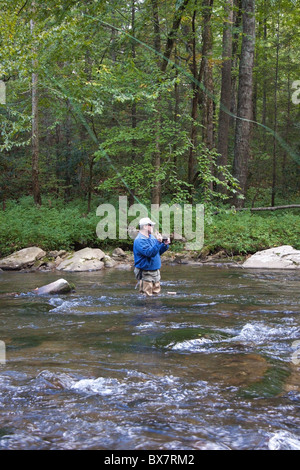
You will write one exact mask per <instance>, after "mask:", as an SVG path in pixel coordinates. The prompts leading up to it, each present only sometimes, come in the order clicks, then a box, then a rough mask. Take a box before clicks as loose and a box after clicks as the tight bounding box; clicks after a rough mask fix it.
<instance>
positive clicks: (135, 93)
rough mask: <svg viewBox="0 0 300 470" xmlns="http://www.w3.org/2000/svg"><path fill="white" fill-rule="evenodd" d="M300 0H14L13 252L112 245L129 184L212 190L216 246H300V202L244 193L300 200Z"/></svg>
mask: <svg viewBox="0 0 300 470" xmlns="http://www.w3.org/2000/svg"><path fill="white" fill-rule="evenodd" d="M299 8H300V7H299V2H297V1H295V0H280V1H279V0H198V1H197V0H196V1H195V0H180V1H178V0H176V1H175V0H144V1H138V0H110V1H109V2H106V1H102V0H94V1H92V0H85V1H78V0H68V1H65V0H55V1H54V0H47V1H46V2H45V1H42V0H34V1H33V0H31V1H26V0H10V1H9V2H7V1H4V0H0V13H1V14H0V41H1V61H0V124H1V133H0V223H1V226H0V251H1V254H2V255H6V254H9V253H11V252H12V251H15V250H16V249H20V248H23V247H26V246H29V245H38V246H41V247H42V248H44V249H46V250H49V249H76V248H81V247H83V246H88V245H89V246H100V245H103V244H105V243H107V244H108V243H109V242H108V240H107V241H101V240H98V239H97V236H96V226H97V223H98V221H99V218H97V216H96V208H97V206H98V205H99V204H101V203H105V202H110V201H113V203H114V204H115V203H116V200H117V197H118V196H127V197H128V202H129V204H133V203H134V202H142V203H144V204H148V205H150V204H152V203H153V204H162V203H167V204H174V203H180V204H183V203H190V204H193V205H196V204H204V206H205V240H204V242H205V245H206V246H207V247H208V249H209V250H210V251H211V252H215V251H217V250H221V249H224V250H225V251H226V253H228V254H229V255H231V254H239V253H247V252H254V251H256V250H258V249H262V248H268V247H269V246H273V245H277V244H278V245H279V244H292V245H293V246H294V247H297V246H298V245H299V240H298V238H299V237H298V233H297V225H298V226H299V223H298V221H299V217H300V212H298V211H299V210H298V209H295V210H293V209H292V210H290V211H283V210H280V211H277V212H272V213H250V212H249V211H237V212H236V211H235V209H232V207H233V206H234V208H236V209H243V208H246V207H257V206H276V205H279V204H283V205H285V204H292V203H294V204H299V203H300V179H299V174H300V173H299V162H300V157H299V149H300V146H299V126H300V124H299V121H300V114H299V113H300V76H299V75H298V74H299V51H300V39H299V38H300V35H299V34H298V33H299V16H300V9H299ZM115 243H116V244H118V243H117V241H116V242H115ZM130 243H131V242H130V240H128V242H122V244H123V246H124V247H125V248H126V246H125V245H127V246H128V247H130ZM111 244H112V245H113V244H114V241H112V242H111ZM175 247H177V248H178V249H179V248H180V247H182V245H180V243H176V244H174V249H175Z"/></svg>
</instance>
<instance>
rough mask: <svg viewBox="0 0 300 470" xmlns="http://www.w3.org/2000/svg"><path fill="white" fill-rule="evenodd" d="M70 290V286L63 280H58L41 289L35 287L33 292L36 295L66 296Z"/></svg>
mask: <svg viewBox="0 0 300 470" xmlns="http://www.w3.org/2000/svg"><path fill="white" fill-rule="evenodd" d="M71 290H72V287H71V285H70V284H69V283H68V281H66V280H65V279H58V280H57V281H54V282H51V283H50V284H46V285H45V286H42V287H37V288H36V289H35V290H34V292H35V294H37V295H45V294H67V293H68V292H70V291H71Z"/></svg>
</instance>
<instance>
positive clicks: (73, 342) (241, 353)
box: [0, 266, 300, 451]
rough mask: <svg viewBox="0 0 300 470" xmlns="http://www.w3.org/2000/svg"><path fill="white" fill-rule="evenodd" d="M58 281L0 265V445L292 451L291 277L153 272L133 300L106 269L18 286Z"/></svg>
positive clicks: (297, 332)
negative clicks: (45, 288) (157, 278)
mask: <svg viewBox="0 0 300 470" xmlns="http://www.w3.org/2000/svg"><path fill="white" fill-rule="evenodd" d="M59 277H61V273H60V274H56V273H41V272H39V273H16V272H1V273H0V281H1V283H0V286H1V287H0V292H1V296H0V340H1V341H2V342H3V343H2V345H5V353H6V356H5V361H4V360H3V357H2V363H0V449H36V450H38V449H106V450H107V449H109V450H122V449H126V450H132V449H144V450H154V449H156V450H158V449H160V450H168V451H170V450H172V449H176V450H186V449H190V450H197V449H234V450H235V449H238V450H246V449H261V450H264V449H266V450H267V449H271V450H272V449H284V450H294V449H298V450H300V419H299V405H300V391H299V378H300V365H299V363H300V360H299V358H300V352H299V349H300V342H299V343H297V341H299V340H300V328H299V326H300V294H299V281H300V273H297V272H289V271H278V272H270V271H251V270H249V271H247V270H243V269H240V268H237V269H233V268H230V269H225V268H224V269H223V268H216V267H208V266H204V267H200V266H164V267H163V269H162V278H163V282H162V294H161V295H160V296H158V297H156V298H143V297H142V296H140V295H139V293H138V292H137V291H136V290H135V289H134V287H135V280H134V279H133V274H132V272H131V271H124V270H120V269H113V270H106V271H105V272H96V273H77V274H75V273H73V274H71V273H70V274H64V278H65V279H67V280H68V281H70V282H72V283H74V284H75V286H76V290H75V291H74V292H73V293H70V294H65V295H59V296H39V297H37V296H35V295H33V294H31V293H30V291H31V290H32V289H34V288H35V287H37V286H41V285H44V284H47V283H49V282H52V281H53V280H55V279H57V278H59ZM8 292H21V293H22V294H20V295H18V296H17V297H13V296H6V295H3V294H5V293H8ZM170 292H176V294H174V293H173V294H172V293H170ZM298 352H299V355H298Z"/></svg>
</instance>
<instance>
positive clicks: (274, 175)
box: [271, 14, 280, 206]
mask: <svg viewBox="0 0 300 470" xmlns="http://www.w3.org/2000/svg"><path fill="white" fill-rule="evenodd" d="M277 21H278V23H277V25H276V65H275V87H274V137H273V165H272V197H271V206H275V196H276V179H277V175H276V169H277V161H276V160H277V156H276V153H277V139H276V133H277V92H278V65H279V21H280V19H279V14H278V20H277Z"/></svg>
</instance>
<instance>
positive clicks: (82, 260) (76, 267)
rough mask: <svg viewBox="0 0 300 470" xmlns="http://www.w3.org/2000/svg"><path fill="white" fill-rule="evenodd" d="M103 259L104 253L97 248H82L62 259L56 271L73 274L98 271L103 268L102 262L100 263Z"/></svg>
mask: <svg viewBox="0 0 300 470" xmlns="http://www.w3.org/2000/svg"><path fill="white" fill-rule="evenodd" d="M104 257H105V253H103V251H102V250H100V249H99V248H83V249H82V250H79V251H75V253H73V254H71V255H69V256H67V257H66V258H65V259H63V260H62V261H61V263H59V265H58V266H56V269H58V270H59V271H73V272H82V271H98V270H100V269H102V268H103V267H104V262H103V261H101V260H103V259H104Z"/></svg>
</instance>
